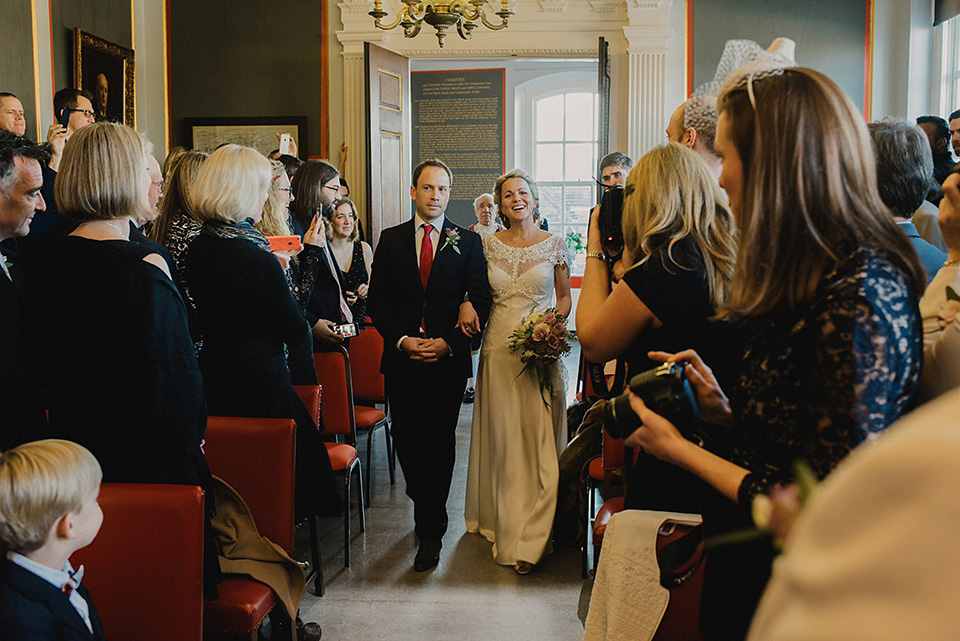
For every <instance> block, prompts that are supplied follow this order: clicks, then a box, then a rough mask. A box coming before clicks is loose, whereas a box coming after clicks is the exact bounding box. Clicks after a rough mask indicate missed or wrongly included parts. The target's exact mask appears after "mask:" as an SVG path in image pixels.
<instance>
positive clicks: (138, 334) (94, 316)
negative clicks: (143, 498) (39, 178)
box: [28, 122, 215, 565]
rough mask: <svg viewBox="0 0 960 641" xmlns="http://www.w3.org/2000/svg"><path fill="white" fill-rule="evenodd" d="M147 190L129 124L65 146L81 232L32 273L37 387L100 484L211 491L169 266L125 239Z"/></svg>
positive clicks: (63, 178)
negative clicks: (89, 458)
mask: <svg viewBox="0 0 960 641" xmlns="http://www.w3.org/2000/svg"><path fill="white" fill-rule="evenodd" d="M149 186H150V177H149V174H148V173H147V157H146V152H145V147H144V139H143V138H142V137H141V136H140V134H138V133H137V132H136V131H134V130H133V129H131V128H129V127H125V126H124V125H120V124H116V123H109V122H98V123H94V124H92V125H89V126H87V127H84V128H82V129H80V130H78V131H77V132H76V133H75V134H73V135H72V136H71V137H70V140H69V141H68V142H67V144H66V145H65V146H64V150H63V160H62V162H61V164H60V171H59V173H58V175H57V185H56V192H57V193H56V197H57V202H58V203H59V204H60V209H61V211H63V212H64V213H66V214H69V215H71V216H72V217H74V218H75V219H77V220H79V221H80V224H79V225H78V226H77V228H76V230H74V231H73V232H72V233H71V234H70V235H69V236H66V237H64V238H60V239H54V240H51V241H50V244H49V245H48V246H46V247H44V248H41V249H42V251H43V255H42V257H41V260H39V261H37V263H36V264H35V265H31V266H30V270H29V272H28V274H29V275H30V277H31V278H30V282H29V286H30V289H29V290H28V291H31V292H34V293H36V294H37V295H36V296H34V297H33V299H32V301H31V307H32V310H33V312H34V316H33V320H32V323H33V327H34V329H35V330H36V332H37V334H36V335H37V336H40V337H42V340H41V341H38V342H37V344H36V354H37V361H38V365H39V368H40V372H41V377H42V384H40V385H39V387H40V388H41V389H43V390H45V392H46V393H47V398H46V399H45V400H46V407H47V409H48V411H49V417H50V426H51V432H52V434H54V435H56V436H57V437H58V438H64V439H67V440H71V441H75V442H77V443H80V444H81V445H83V446H84V447H86V448H87V449H89V450H90V451H91V452H92V453H93V454H94V455H95V456H96V457H97V459H98V460H99V461H100V464H101V466H102V467H103V478H104V480H105V481H106V482H127V483H183V484H190V485H201V486H203V487H205V488H209V483H210V476H209V470H208V469H207V465H206V462H205V460H204V458H203V453H202V452H201V451H200V442H201V440H202V439H203V433H204V430H205V429H206V418H207V417H206V411H205V407H204V401H203V379H202V377H201V375H200V368H199V367H198V365H197V359H196V357H195V356H194V354H193V347H192V346H191V342H190V334H189V331H188V330H187V314H186V310H185V308H184V305H183V301H182V300H181V298H180V295H179V294H178V293H177V288H176V287H175V286H174V284H173V282H172V281H171V280H170V276H169V274H168V273H167V265H166V262H165V261H164V260H163V259H162V258H160V256H159V255H158V254H155V253H148V252H150V249H149V248H147V247H145V246H144V245H141V244H139V243H135V242H131V241H130V240H129V234H130V229H131V228H130V221H131V220H135V219H137V218H138V217H139V216H141V215H142V214H144V213H146V212H147V211H148V204H147V190H148V189H149ZM214 565H215V564H214Z"/></svg>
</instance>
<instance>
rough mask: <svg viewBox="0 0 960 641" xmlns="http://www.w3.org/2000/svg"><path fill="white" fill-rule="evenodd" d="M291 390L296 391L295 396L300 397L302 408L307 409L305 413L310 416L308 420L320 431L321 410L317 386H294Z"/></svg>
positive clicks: (319, 392)
mask: <svg viewBox="0 0 960 641" xmlns="http://www.w3.org/2000/svg"><path fill="white" fill-rule="evenodd" d="M293 389H294V390H296V392H297V396H299V397H300V402H301V403H303V406H304V407H305V408H307V412H308V413H309V414H310V418H312V419H313V424H314V425H316V426H317V429H320V411H321V410H320V408H321V389H320V386H319V385H294V386H293Z"/></svg>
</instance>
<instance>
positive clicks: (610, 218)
mask: <svg viewBox="0 0 960 641" xmlns="http://www.w3.org/2000/svg"><path fill="white" fill-rule="evenodd" d="M597 225H598V226H599V228H600V243H601V244H602V245H603V253H604V254H606V255H607V256H608V257H611V258H614V259H615V258H617V257H618V256H620V254H622V253H623V187H622V186H621V185H614V186H613V187H608V188H606V189H605V190H604V192H603V196H602V197H601V198H600V211H599V213H598V214H597Z"/></svg>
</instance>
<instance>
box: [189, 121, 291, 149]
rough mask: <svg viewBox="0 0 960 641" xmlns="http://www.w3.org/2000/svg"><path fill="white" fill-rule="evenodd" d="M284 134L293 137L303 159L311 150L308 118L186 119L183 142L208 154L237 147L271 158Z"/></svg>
mask: <svg viewBox="0 0 960 641" xmlns="http://www.w3.org/2000/svg"><path fill="white" fill-rule="evenodd" d="M284 132H289V133H290V137H291V138H293V142H295V143H296V145H297V150H298V152H299V153H300V155H301V157H302V156H303V155H304V154H305V153H306V149H307V117H306V116H288V117H277V116H274V117H269V118H256V117H242V118H219V117H214V118H184V119H183V140H185V141H188V142H189V144H190V147H191V149H196V150H197V151H205V152H207V153H210V152H211V151H213V150H214V149H216V148H217V147H219V146H220V145H223V144H226V143H234V144H237V145H243V146H245V147H253V148H254V149H256V150H257V151H259V152H260V153H261V154H263V155H267V154H269V153H270V152H271V151H273V150H274V149H276V148H277V147H279V142H278V141H277V134H278V133H284Z"/></svg>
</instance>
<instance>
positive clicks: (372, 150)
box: [364, 42, 411, 247]
mask: <svg viewBox="0 0 960 641" xmlns="http://www.w3.org/2000/svg"><path fill="white" fill-rule="evenodd" d="M364 61H365V64H366V85H367V86H366V97H367V101H366V102H367V158H369V159H370V171H368V172H367V211H368V212H369V220H368V221H367V229H368V230H369V234H368V240H369V241H370V244H371V245H372V246H373V247H376V243H377V241H378V240H379V239H380V232H381V231H383V230H384V229H385V228H387V227H392V226H393V225H397V224H399V223H402V222H403V221H404V220H406V219H407V218H409V217H410V215H411V214H410V212H409V209H410V208H409V206H408V202H409V200H410V190H409V185H410V172H411V168H410V150H409V147H408V146H407V145H408V143H407V141H408V139H409V135H408V134H409V131H410V123H409V120H410V118H409V115H408V114H409V104H410V61H409V60H408V59H407V58H404V57H403V56H401V55H399V54H396V53H394V52H392V51H388V50H386V49H383V48H382V47H378V46H376V45H374V44H371V43H369V42H367V43H365V45H364Z"/></svg>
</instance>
